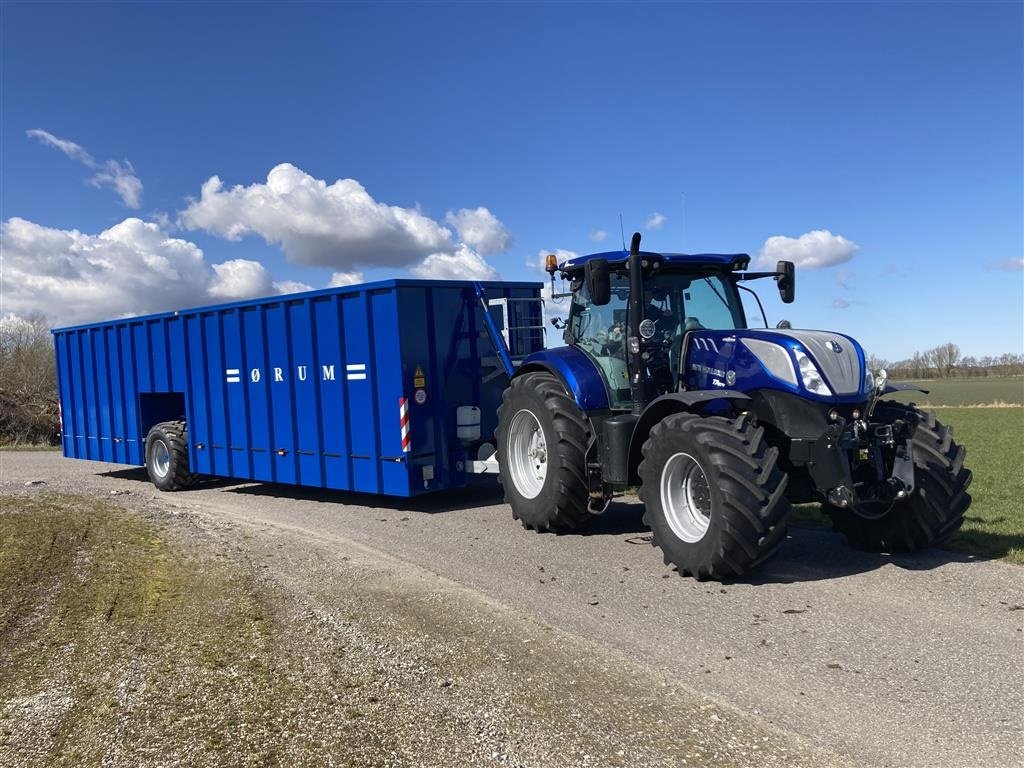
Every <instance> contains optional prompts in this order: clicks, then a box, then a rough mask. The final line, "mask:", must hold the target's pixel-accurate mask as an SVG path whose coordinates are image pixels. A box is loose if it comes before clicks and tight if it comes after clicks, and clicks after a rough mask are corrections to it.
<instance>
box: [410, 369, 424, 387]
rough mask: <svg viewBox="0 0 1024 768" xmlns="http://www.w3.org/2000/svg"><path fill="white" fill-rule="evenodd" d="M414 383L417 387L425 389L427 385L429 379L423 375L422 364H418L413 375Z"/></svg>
mask: <svg viewBox="0 0 1024 768" xmlns="http://www.w3.org/2000/svg"><path fill="white" fill-rule="evenodd" d="M412 385H413V386H414V387H416V388H417V389H423V388H424V387H425V386H427V379H426V377H425V376H424V375H423V367H422V366H419V365H417V366H416V373H414V374H413V375H412Z"/></svg>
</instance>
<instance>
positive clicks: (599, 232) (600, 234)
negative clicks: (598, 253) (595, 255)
mask: <svg viewBox="0 0 1024 768" xmlns="http://www.w3.org/2000/svg"><path fill="white" fill-rule="evenodd" d="M606 237H608V233H607V232H605V231H604V230H603V229H595V230H594V231H593V232H591V233H590V239H591V240H593V241H594V242H595V243H600V242H601V241H602V240H604V239H605V238H606Z"/></svg>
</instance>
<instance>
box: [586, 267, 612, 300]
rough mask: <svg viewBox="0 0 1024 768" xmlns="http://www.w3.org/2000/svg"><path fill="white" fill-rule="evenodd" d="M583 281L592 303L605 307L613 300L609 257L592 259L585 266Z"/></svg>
mask: <svg viewBox="0 0 1024 768" xmlns="http://www.w3.org/2000/svg"><path fill="white" fill-rule="evenodd" d="M583 281H584V283H586V286H587V293H589V294H590V303H591V304H593V305H594V306H597V307H603V306H604V305H605V304H608V303H609V302H610V301H611V300H612V281H611V276H610V275H609V274H608V259H591V260H590V261H588V262H587V263H586V264H585V265H584V267H583Z"/></svg>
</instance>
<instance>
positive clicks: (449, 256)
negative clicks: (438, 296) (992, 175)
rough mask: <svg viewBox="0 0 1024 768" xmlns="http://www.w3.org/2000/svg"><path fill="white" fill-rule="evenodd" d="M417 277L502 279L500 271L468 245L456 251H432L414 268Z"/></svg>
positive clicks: (435, 278) (434, 278) (461, 246)
mask: <svg viewBox="0 0 1024 768" xmlns="http://www.w3.org/2000/svg"><path fill="white" fill-rule="evenodd" d="M412 273H413V274H414V275H416V277H422V278H424V279H427V280H500V279H501V275H500V274H498V271H497V270H496V269H495V268H494V267H492V266H491V265H490V264H488V263H487V262H486V261H485V260H484V259H483V257H482V256H480V254H479V253H477V252H476V251H474V250H473V249H472V248H470V247H469V246H468V245H460V246H459V247H458V248H457V249H456V251H455V252H454V253H432V254H430V255H429V256H427V258H425V259H424V260H423V262H422V263H421V264H419V265H417V266H415V267H413V268H412Z"/></svg>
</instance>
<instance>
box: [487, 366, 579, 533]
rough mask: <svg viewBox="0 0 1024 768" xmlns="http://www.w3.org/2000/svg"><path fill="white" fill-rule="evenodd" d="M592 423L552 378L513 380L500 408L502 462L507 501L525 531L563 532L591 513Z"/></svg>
mask: <svg viewBox="0 0 1024 768" xmlns="http://www.w3.org/2000/svg"><path fill="white" fill-rule="evenodd" d="M589 440H590V422H589V420H588V419H587V417H586V416H585V415H584V414H583V412H582V411H581V410H580V409H579V407H578V406H577V405H576V401H575V400H573V399H572V397H570V396H569V395H568V393H567V392H566V390H565V387H564V386H563V385H562V383H561V382H560V381H559V380H558V379H556V378H555V377H554V376H552V375H551V374H549V373H541V372H536V373H527V374H524V375H522V376H519V377H518V378H515V379H513V380H512V383H511V384H510V385H509V386H508V388H507V389H506V390H505V393H504V395H503V396H502V401H501V407H500V408H498V431H497V441H498V463H499V468H500V469H499V475H498V479H499V481H500V482H501V485H502V488H503V489H504V491H505V501H506V503H508V504H509V505H511V507H512V517H513V518H515V519H517V520H519V521H520V522H522V524H523V527H525V528H529V529H533V530H536V531H552V532H555V533H563V532H565V531H571V530H573V529H575V528H578V527H580V526H581V525H582V524H583V523H585V522H587V521H588V520H589V519H590V518H591V515H590V513H589V512H587V499H588V486H587V459H586V456H587V445H588V443H589Z"/></svg>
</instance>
